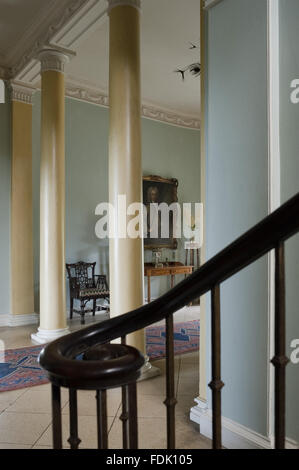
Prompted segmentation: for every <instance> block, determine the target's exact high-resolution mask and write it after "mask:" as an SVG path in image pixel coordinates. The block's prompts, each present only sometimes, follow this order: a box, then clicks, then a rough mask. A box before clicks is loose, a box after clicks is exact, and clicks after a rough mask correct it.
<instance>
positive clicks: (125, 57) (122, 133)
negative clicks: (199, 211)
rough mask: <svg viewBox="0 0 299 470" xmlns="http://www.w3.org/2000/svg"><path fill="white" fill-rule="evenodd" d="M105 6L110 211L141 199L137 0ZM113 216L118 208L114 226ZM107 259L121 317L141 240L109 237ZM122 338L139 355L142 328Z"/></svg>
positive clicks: (137, 268) (138, 279)
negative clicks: (120, 200) (107, 19)
mask: <svg viewBox="0 0 299 470" xmlns="http://www.w3.org/2000/svg"><path fill="white" fill-rule="evenodd" d="M108 4H109V16H110V53H109V60H110V62H109V103H110V128H109V201H110V203H111V204H113V206H114V208H115V209H116V208H117V206H118V197H119V196H122V195H125V196H126V207H124V208H119V210H126V208H127V207H128V206H129V205H130V204H131V203H135V202H137V203H141V202H142V161H141V92H140V0H108ZM117 216H118V210H116V211H115V217H116V220H115V226H116V227H117ZM127 221H128V219H127ZM118 235H120V234H118ZM109 262H110V310H111V315H112V316H116V315H121V314H123V313H126V312H129V311H130V310H133V309H135V308H138V307H140V306H141V305H143V303H144V274H143V271H144V266H143V240H142V238H134V239H133V238H128V236H126V238H120V236H119V237H115V238H113V239H110V243H109ZM127 342H128V344H130V345H132V346H135V347H136V348H138V349H139V350H140V351H142V352H143V353H145V336H144V331H143V330H140V331H136V332H134V333H133V334H131V335H129V336H128V338H127ZM145 369H146V371H147V376H148V374H149V369H151V366H150V364H149V363H148V362H147V365H146V368H145ZM144 372H145V371H144ZM153 372H154V371H153V370H151V374H152V373H153ZM155 375H156V372H155Z"/></svg>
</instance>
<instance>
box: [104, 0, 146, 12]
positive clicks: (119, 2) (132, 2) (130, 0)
mask: <svg viewBox="0 0 299 470" xmlns="http://www.w3.org/2000/svg"><path fill="white" fill-rule="evenodd" d="M107 2H108V13H110V11H111V10H112V8H115V7H119V6H130V7H134V8H136V9H137V10H138V11H141V0H107Z"/></svg>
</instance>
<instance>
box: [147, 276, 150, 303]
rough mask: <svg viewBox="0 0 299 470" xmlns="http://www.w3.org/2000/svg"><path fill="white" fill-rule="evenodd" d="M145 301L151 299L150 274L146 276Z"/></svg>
mask: <svg viewBox="0 0 299 470" xmlns="http://www.w3.org/2000/svg"><path fill="white" fill-rule="evenodd" d="M147 301H148V303H150V301H151V276H149V275H148V276H147Z"/></svg>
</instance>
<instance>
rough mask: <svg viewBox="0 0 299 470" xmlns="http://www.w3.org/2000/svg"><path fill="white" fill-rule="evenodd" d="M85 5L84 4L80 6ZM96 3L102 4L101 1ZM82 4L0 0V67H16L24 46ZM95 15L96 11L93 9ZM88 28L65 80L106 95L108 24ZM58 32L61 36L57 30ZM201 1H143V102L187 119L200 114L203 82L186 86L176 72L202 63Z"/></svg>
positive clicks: (59, 0)
mask: <svg viewBox="0 0 299 470" xmlns="http://www.w3.org/2000/svg"><path fill="white" fill-rule="evenodd" d="M81 3H82V5H83V4H84V1H81ZM93 3H94V4H96V3H98V4H104V5H105V3H104V1H103V0H93ZM72 5H78V0H76V1H74V0H0V67H1V66H2V67H14V66H16V65H17V62H18V61H20V60H21V59H22V55H24V53H25V52H27V51H26V50H24V47H25V45H26V47H27V49H28V45H30V44H32V47H33V44H34V42H35V43H36V40H37V39H38V38H40V37H41V35H42V34H41V33H42V32H47V31H49V26H50V25H54V26H57V24H59V18H61V16H62V15H63V14H65V12H66V9H68V8H69V7H71V6H72ZM92 11H93V10H92ZM97 24H98V26H97V27H96V28H94V27H93V28H90V29H89V30H88V31H87V33H86V34H84V36H82V37H83V40H81V41H78V42H77V43H76V44H75V47H74V49H75V51H76V53H77V56H76V57H75V58H74V59H73V60H72V61H71V63H70V64H69V65H68V67H67V70H66V72H67V78H68V79H71V80H73V81H74V80H75V81H79V82H81V83H83V84H86V85H87V86H92V87H93V88H96V89H98V90H101V91H102V92H103V93H108V70H109V61H108V48H109V29H108V28H109V22H108V20H106V21H101V22H99V23H97ZM56 33H57V31H56ZM199 37H200V2H199V0H142V16H141V62H142V100H143V103H144V104H148V105H152V106H155V107H160V108H162V109H165V110H167V111H173V112H176V113H180V114H182V115H185V116H190V117H194V118H198V117H199V114H200V86H199V78H196V77H193V76H191V75H189V74H187V75H186V79H185V81H184V82H183V81H182V79H181V77H180V75H179V74H177V73H175V72H174V70H175V69H176V68H177V67H184V66H187V65H189V64H190V63H192V62H197V61H199V59H200V57H199V55H200V54H199V48H197V49H194V50H190V49H189V47H190V45H189V41H190V42H192V43H194V44H196V45H197V46H199Z"/></svg>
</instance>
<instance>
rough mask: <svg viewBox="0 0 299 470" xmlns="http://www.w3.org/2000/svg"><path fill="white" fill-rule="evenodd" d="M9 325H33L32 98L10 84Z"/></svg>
mask: <svg viewBox="0 0 299 470" xmlns="http://www.w3.org/2000/svg"><path fill="white" fill-rule="evenodd" d="M10 88H11V100H12V132H11V139H12V163H11V280H12V281H11V313H12V316H13V317H12V318H11V320H10V324H11V325H20V324H25V323H30V322H33V321H34V320H35V319H36V315H35V314H34V282H33V229H32V225H33V207H32V95H33V93H34V91H35V89H34V88H32V87H30V86H26V85H24V84H21V83H17V82H11V83H10Z"/></svg>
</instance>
